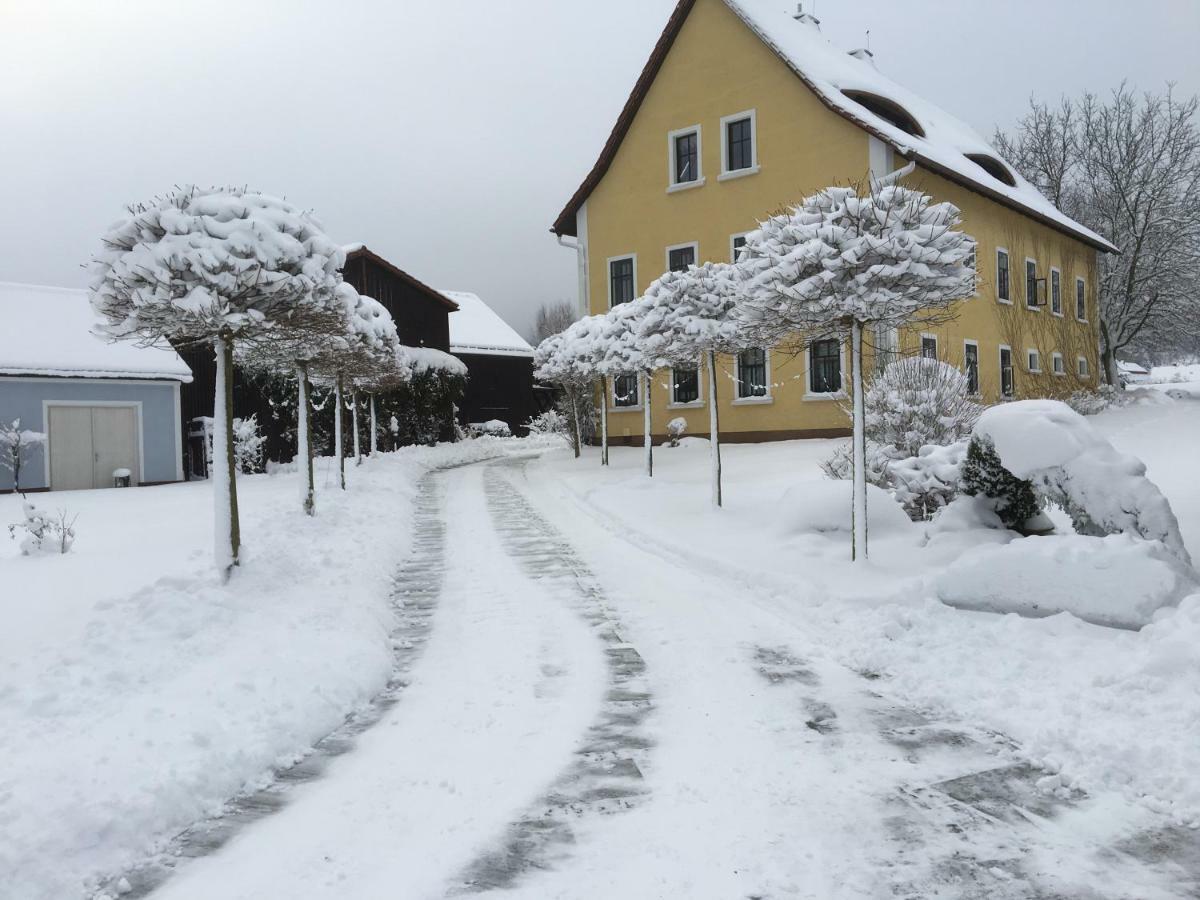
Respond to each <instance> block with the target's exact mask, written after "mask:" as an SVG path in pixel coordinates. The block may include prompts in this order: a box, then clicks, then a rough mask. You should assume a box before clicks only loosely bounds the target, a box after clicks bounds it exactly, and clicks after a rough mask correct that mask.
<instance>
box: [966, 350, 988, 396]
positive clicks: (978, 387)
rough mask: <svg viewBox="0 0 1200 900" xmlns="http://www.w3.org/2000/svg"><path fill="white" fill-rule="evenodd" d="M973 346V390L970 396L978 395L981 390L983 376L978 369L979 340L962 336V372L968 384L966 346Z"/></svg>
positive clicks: (969, 377)
mask: <svg viewBox="0 0 1200 900" xmlns="http://www.w3.org/2000/svg"><path fill="white" fill-rule="evenodd" d="M968 347H974V348H975V391H974V393H972V394H971V395H970V396H972V397H978V396H979V395H980V393H981V392H982V391H983V377H982V374H981V373H980V371H979V341H973V340H971V339H970V338H963V374H964V375H966V376H967V381H968V386H969V382H970V379H971V376H970V375H969V374H968V373H967V348H968Z"/></svg>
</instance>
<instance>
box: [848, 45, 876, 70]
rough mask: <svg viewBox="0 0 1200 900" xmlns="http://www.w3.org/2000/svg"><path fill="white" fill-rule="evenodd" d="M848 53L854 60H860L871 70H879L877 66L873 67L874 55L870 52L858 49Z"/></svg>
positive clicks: (864, 48)
mask: <svg viewBox="0 0 1200 900" xmlns="http://www.w3.org/2000/svg"><path fill="white" fill-rule="evenodd" d="M849 52H850V55H851V56H853V57H854V58H855V59H861V60H862V61H863V62H865V63H866V64H867V65H869V66H870V67H871V68H872V69H878V68H879V66H877V65H875V54H874V53H872V52H871V51H870V50H868V49H867V48H866V47H859V48H858V49H857V50H851V51H849Z"/></svg>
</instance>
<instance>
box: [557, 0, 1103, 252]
mask: <svg viewBox="0 0 1200 900" xmlns="http://www.w3.org/2000/svg"><path fill="white" fill-rule="evenodd" d="M724 2H725V4H726V5H727V6H728V7H729V8H730V10H731V11H732V12H733V13H734V14H735V15H736V16H737V17H738V18H739V19H741V20H742V21H743V22H744V23H745V24H746V26H747V27H748V28H750V30H751V31H753V32H754V33H755V34H756V35H757V36H758V37H759V38H760V39H761V40H762V41H763V43H765V44H766V45H767V46H768V47H770V48H771V49H772V50H773V51H774V52H775V54H776V55H777V56H778V57H779V58H780V59H781V60H782V61H783V62H784V63H785V64H786V65H787V66H788V68H790V69H791V70H792V71H793V72H794V73H795V74H796V75H797V76H798V77H799V78H800V79H801V80H802V81H803V82H804V83H805V84H806V85H807V86H808V87H809V88H810V89H811V90H812V91H813V92H814V93H815V94H816V95H817V97H818V98H819V99H820V100H821V101H822V102H824V103H825V105H826V106H828V107H829V108H830V109H832V110H833V111H834V112H836V113H838V114H839V115H841V116H843V117H845V118H847V119H849V120H851V121H852V122H854V123H855V124H857V125H858V126H859V127H861V128H863V129H864V130H865V131H867V132H868V133H869V134H873V135H874V136H876V137H877V138H879V139H880V140H882V141H884V142H885V143H887V144H889V145H891V147H892V148H893V149H894V150H896V151H897V152H898V153H900V154H902V155H903V156H905V157H906V158H907V159H909V160H912V161H914V162H917V163H919V164H920V165H921V166H922V167H924V168H926V169H928V170H930V171H932V172H935V173H937V174H939V175H942V176H944V177H946V178H949V179H950V180H952V181H956V182H959V183H961V184H964V185H965V186H967V187H969V188H971V189H972V190H974V191H977V192H978V193H981V194H984V195H985V196H988V197H991V198H992V199H994V200H996V201H997V202H1000V203H1003V204H1005V205H1006V206H1010V207H1012V208H1015V209H1018V210H1021V211H1022V212H1025V213H1026V214H1028V215H1030V216H1032V217H1033V218H1035V219H1037V220H1039V221H1042V222H1044V223H1045V224H1047V225H1050V226H1051V227H1053V228H1056V229H1058V230H1060V231H1063V232H1066V233H1068V234H1071V235H1073V236H1075V237H1077V238H1079V239H1080V240H1083V241H1085V242H1087V243H1088V244H1090V245H1092V246H1094V247H1097V248H1099V249H1104V250H1110V251H1115V250H1116V248H1115V247H1114V246H1113V245H1112V244H1111V243H1110V242H1109V241H1108V240H1106V239H1105V238H1103V237H1102V236H1100V235H1099V234H1097V233H1096V232H1094V231H1092V230H1091V229H1089V228H1085V227H1084V226H1083V225H1080V224H1079V223H1078V222H1076V221H1075V220H1074V219H1072V218H1070V217H1069V216H1066V215H1064V214H1063V213H1061V212H1059V210H1058V209H1056V208H1055V206H1054V204H1052V203H1051V202H1050V201H1049V200H1047V199H1046V198H1045V197H1044V196H1042V194H1041V193H1040V192H1039V191H1038V190H1037V188H1035V187H1034V186H1033V185H1032V184H1030V183H1029V182H1028V181H1026V180H1025V179H1024V178H1022V177H1021V176H1020V175H1019V174H1018V173H1017V172H1016V170H1015V169H1013V167H1012V166H1010V165H1009V164H1008V163H1007V162H1005V161H1004V160H1002V159H1001V158H1000V157H999V155H998V154H997V153H996V151H995V150H994V149H993V148H992V147H991V146H990V145H989V144H988V142H987V141H986V140H984V139H983V138H982V137H981V136H980V135H979V134H978V133H977V132H976V131H975V130H974V129H972V128H971V127H970V126H969V125H967V124H965V123H964V122H961V121H960V120H958V119H957V118H955V117H954V116H952V115H950V114H949V113H948V112H946V111H945V110H942V109H940V108H939V107H937V106H936V105H934V104H933V103H930V102H929V101H928V100H925V99H924V98H922V97H919V96H918V95H917V94H915V93H913V92H912V91H910V90H908V89H907V88H905V87H903V86H901V85H899V84H897V83H896V82H895V81H893V80H892V79H890V78H888V77H887V76H886V75H884V74H883V73H881V72H880V71H879V70H878V69H877V68H876V66H875V62H874V60H873V58H872V57H871V55H870V54H869V53H867V52H865V51H856V52H855V53H854V54H851V53H848V52H846V51H845V50H842V49H840V48H838V47H835V46H833V45H832V44H831V43H830V42H829V41H828V40H826V39H825V37H824V36H823V35H822V34H821V31H820V26H819V25H817V24H816V23H815V22H814V21H813V20H812V18H811V17H808V16H806V17H804V19H803V20H800V21H798V20H797V18H796V16H795V15H794V14H793V12H792V11H791V9H794V5H792V4H788V3H786V2H783V0H724ZM693 3H694V0H680V3H679V5H678V6H676V8H675V12H674V13H673V14H672V16H671V20H670V22H669V23H668V24H667V28H666V30H665V31H664V32H663V36H662V38H660V40H659V43H658V45H657V46H656V47H655V49H654V53H653V54H652V56H651V59H650V61H649V62H648V63H647V65H646V68H645V70H644V71H643V72H642V75H641V77H640V78H639V79H638V83H637V85H636V86H635V87H634V90H633V93H632V94H631V95H630V98H629V100H628V101H627V103H626V105H625V109H624V110H622V113H621V117H620V118H619V119H618V121H617V125H616V127H615V128H614V129H613V133H612V134H611V135H610V136H609V140H608V143H607V144H606V145H605V148H604V151H603V152H602V153H601V156H600V159H599V160H598V161H597V163H596V165H595V167H593V169H592V172H591V173H590V174H589V175H588V177H587V179H586V180H585V181H584V183H583V184H582V185H581V186H580V188H579V190H578V191H576V193H575V196H573V197H572V198H571V200H570V201H569V202H568V204H567V206H566V208H565V209H564V210H563V211H562V213H560V214H559V217H558V219H557V220H556V221H555V223H554V226H553V228H552V229H551V230H552V231H554V232H555V233H557V234H560V235H561V234H574V233H575V230H574V229H575V225H574V222H575V214H576V212H577V211H578V210H579V208H580V206H581V205H582V204H583V202H584V201H585V200H586V199H587V196H588V195H589V194H590V193H591V191H592V190H593V189H594V188H595V186H596V185H597V184H598V183H599V181H600V179H601V178H602V177H603V176H604V173H605V172H606V171H607V169H608V166H609V164H610V163H611V162H612V159H613V157H614V156H615V154H616V151H617V148H618V147H619V146H620V143H621V141H622V139H623V138H624V136H625V133H626V132H627V131H628V129H629V127H630V126H631V125H632V121H633V117H634V116H635V115H636V113H637V110H638V107H639V106H640V105H641V101H642V98H643V97H644V96H645V94H646V93H647V92H648V91H649V89H650V85H651V83H652V82H653V80H654V77H655V75H656V74H657V73H658V69H659V67H660V66H661V65H662V61H663V59H664V58H665V57H666V54H667V53H668V52H669V51H670V48H671V44H672V43H673V42H674V38H675V35H676V34H677V33H678V31H679V29H680V28H682V26H683V22H684V20H685V19H686V18H687V14H688V12H690V10H691V7H692V5H693ZM853 95H857V99H856V98H855V96H853ZM902 125H903V126H904V127H901V126H902ZM972 157H974V159H972Z"/></svg>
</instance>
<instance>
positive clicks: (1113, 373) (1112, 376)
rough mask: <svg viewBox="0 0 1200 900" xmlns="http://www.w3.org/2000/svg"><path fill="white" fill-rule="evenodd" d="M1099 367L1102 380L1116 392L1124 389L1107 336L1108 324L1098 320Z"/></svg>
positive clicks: (1115, 355)
mask: <svg viewBox="0 0 1200 900" xmlns="http://www.w3.org/2000/svg"><path fill="white" fill-rule="evenodd" d="M1100 365H1101V366H1103V368H1104V380H1105V381H1107V382H1108V383H1109V384H1110V385H1112V386H1113V387H1114V388H1116V389H1117V390H1118V391H1119V390H1122V389H1123V388H1124V385H1123V384H1121V373H1120V372H1119V371H1117V353H1116V351H1115V350H1113V349H1112V341H1111V339H1110V338H1109V335H1108V323H1107V322H1105V321H1104V320H1103V319H1101V320H1100Z"/></svg>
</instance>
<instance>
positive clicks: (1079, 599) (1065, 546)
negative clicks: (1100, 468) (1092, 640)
mask: <svg viewBox="0 0 1200 900" xmlns="http://www.w3.org/2000/svg"><path fill="white" fill-rule="evenodd" d="M933 584H934V591H935V593H936V595H937V597H938V599H939V600H941V601H942V602H943V603H945V604H947V605H949V606H955V607H959V608H962V609H975V610H985V611H988V612H998V613H1018V614H1019V615H1023V616H1033V617H1041V616H1052V615H1055V614H1056V613H1061V612H1069V613H1071V614H1072V615H1074V616H1077V617H1078V618H1080V619H1083V620H1085V621H1088V622H1092V623H1095V624H1097V625H1109V626H1115V627H1118V628H1134V629H1136V628H1141V627H1142V626H1143V625H1146V624H1148V623H1149V622H1150V621H1151V619H1152V618H1153V616H1154V613H1155V612H1156V611H1157V610H1159V609H1162V608H1164V607H1168V606H1174V605H1175V604H1177V603H1179V601H1180V600H1181V599H1182V598H1183V597H1185V596H1187V595H1188V594H1190V593H1192V592H1194V591H1195V590H1196V588H1197V580H1196V576H1195V573H1194V572H1192V570H1191V569H1190V568H1189V567H1187V566H1185V565H1183V564H1182V563H1180V562H1179V560H1178V559H1177V558H1175V556H1173V555H1172V554H1171V553H1169V552H1168V551H1167V550H1166V549H1165V548H1164V547H1163V546H1162V545H1161V544H1158V543H1152V542H1147V541H1141V540H1138V539H1136V538H1134V537H1132V536H1130V535H1125V534H1114V535H1109V536H1108V537H1103V538H1095V537H1085V536H1083V535H1054V536H1051V537H1042V538H1025V539H1021V540H1014V541H1011V542H1010V543H1007V544H1004V545H1001V546H994V545H993V546H987V547H979V548H976V549H973V550H969V551H968V552H967V553H965V554H963V556H962V557H960V558H959V559H958V560H957V561H955V562H954V563H952V564H951V565H950V566H949V567H948V568H947V569H945V570H944V571H943V572H942V573H940V574H939V575H937V576H935V578H934V583H933Z"/></svg>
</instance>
